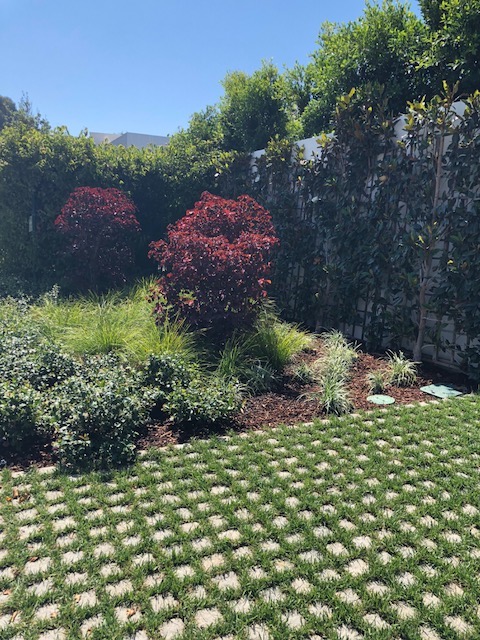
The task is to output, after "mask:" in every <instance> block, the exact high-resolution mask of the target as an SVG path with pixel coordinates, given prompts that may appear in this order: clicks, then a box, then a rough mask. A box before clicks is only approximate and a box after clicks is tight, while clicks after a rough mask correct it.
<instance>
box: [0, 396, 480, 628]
mask: <svg viewBox="0 0 480 640" xmlns="http://www.w3.org/2000/svg"><path fill="white" fill-rule="evenodd" d="M0 637H1V638H2V639H5V640H11V639H13V638H15V640H19V639H20V638H23V639H24V640H39V639H41V640H60V639H70V638H71V639H79V638H91V639H92V640H94V639H97V638H105V639H109V640H114V639H116V638H119V639H123V638H125V639H128V638H135V639H136V640H147V639H150V640H157V639H163V640H167V639H173V638H179V639H180V638H181V639H185V640H193V639H196V640H197V639H198V640H217V639H218V640H219V639H222V640H227V639H228V640H233V639H236V638H238V639H243V640H247V639H248V640H266V639H267V638H268V639H272V640H280V639H294V640H295V639H300V638H301V639H310V640H319V639H321V638H326V639H327V638H328V639H335V640H357V639H361V638H372V639H379V640H380V639H382V640H383V639H396V638H398V639H412V640H413V639H415V640H419V639H421V640H437V639H442V640H443V639H455V640H457V639H460V640H461V639H462V638H472V639H475V638H479V637H480V398H479V397H477V396H466V397H464V398H461V399H457V400H450V401H444V402H441V403H440V402H439V403H432V404H429V405H427V406H415V407H409V406H407V407H401V406H394V407H392V408H389V409H388V410H385V409H384V410H378V411H376V412H372V413H369V414H359V415H350V416H346V417H343V418H332V419H330V420H329V421H318V422H315V423H313V424H308V425H300V426H297V427H287V426H282V427H279V428H277V429H274V430H272V429H271V430H268V431H263V432H250V433H247V434H240V435H238V434H237V435H231V436H229V437H228V438H225V439H219V438H211V439H209V440H198V441H193V442H191V443H189V444H187V445H184V446H176V447H175V446H172V447H170V448H167V449H164V450H149V451H147V452H144V453H143V454H142V456H141V457H140V459H139V461H138V462H137V463H136V464H135V465H134V466H132V467H130V468H128V469H125V470H122V471H118V472H114V473H111V474H109V475H101V474H99V473H89V474H83V475H72V476H67V475H62V474H60V473H58V472H57V471H55V470H53V469H50V468H46V469H31V470H30V471H28V472H27V473H12V472H11V471H9V470H3V471H2V475H1V486H0Z"/></svg>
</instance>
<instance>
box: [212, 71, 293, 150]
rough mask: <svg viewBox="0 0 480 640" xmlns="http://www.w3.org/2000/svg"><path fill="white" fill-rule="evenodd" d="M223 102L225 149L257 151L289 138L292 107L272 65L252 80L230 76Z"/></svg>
mask: <svg viewBox="0 0 480 640" xmlns="http://www.w3.org/2000/svg"><path fill="white" fill-rule="evenodd" d="M223 87H224V89H225V94H224V96H223V97H222V100H221V102H220V122H221V127H222V130H223V135H224V142H223V145H224V147H225V148H226V149H235V150H237V151H255V150H256V149H263V148H264V147H265V146H266V145H267V143H268V141H269V140H270V139H271V138H273V137H275V136H279V137H286V136H287V134H288V122H289V105H288V101H287V95H286V86H285V82H284V79H283V77H282V75H281V74H280V73H279V72H278V69H277V68H276V67H275V65H273V64H272V63H265V62H264V63H263V65H262V67H261V68H260V69H258V70H257V71H255V72H254V73H253V74H252V75H251V76H249V75H247V74H246V73H243V72H241V71H234V72H232V73H229V74H227V76H226V77H225V79H224V80H223Z"/></svg>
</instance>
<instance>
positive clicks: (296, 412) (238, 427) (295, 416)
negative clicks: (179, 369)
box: [0, 343, 472, 470]
mask: <svg viewBox="0 0 480 640" xmlns="http://www.w3.org/2000/svg"><path fill="white" fill-rule="evenodd" d="M319 355H321V345H320V343H319V344H318V345H317V348H314V349H310V350H309V351H308V352H306V353H303V354H301V356H299V357H298V358H297V360H296V362H295V364H299V363H300V362H302V361H303V362H305V363H307V364H308V363H311V362H312V361H313V360H315V359H316V358H318V357H319ZM384 367H385V359H384V356H381V355H378V354H369V353H360V354H359V357H358V358H357V360H356V361H355V363H354V365H353V367H352V369H351V377H350V381H349V384H348V389H349V395H350V399H351V400H352V404H353V409H354V410H358V409H366V410H368V409H372V408H374V406H375V405H373V404H372V403H370V402H369V401H368V400H367V396H368V395H370V390H369V387H368V383H367V381H366V376H367V374H368V373H370V372H372V371H375V370H378V369H382V368H384ZM432 383H435V384H448V385H451V386H453V387H455V388H457V389H459V390H461V391H464V392H469V391H471V390H472V387H471V384H469V382H468V379H467V378H466V377H465V376H464V375H462V374H459V373H452V372H448V371H444V370H442V369H439V368H437V367H434V366H432V365H428V364H427V365H423V366H422V367H421V369H420V370H419V375H418V378H417V383H416V385H415V386H413V387H388V389H386V390H385V392H384V393H386V394H388V395H390V396H392V397H393V398H394V399H395V402H396V403H397V404H411V403H415V402H421V401H423V402H425V401H429V400H432V399H433V398H432V396H428V395H426V394H425V393H423V392H422V391H420V387H423V386H425V385H428V384H432ZM315 389H316V387H315V385H301V384H299V383H297V382H295V381H294V379H293V377H292V376H291V375H289V374H288V372H287V373H286V375H285V376H284V377H283V379H282V380H280V381H279V383H278V385H277V388H276V389H275V390H274V391H270V392H268V393H263V394H262V395H259V396H255V397H250V398H248V399H247V401H246V402H245V405H244V407H243V409H242V411H241V412H240V413H239V414H238V415H237V416H236V417H235V419H234V420H233V421H231V422H229V423H228V424H225V425H222V426H219V427H218V428H217V429H216V430H215V431H216V432H217V433H220V434H221V433H224V432H226V431H231V430H232V429H233V430H235V431H246V430H255V429H261V428H265V427H274V426H276V425H279V424H296V423H299V422H311V421H312V420H314V419H315V418H318V417H321V416H322V412H321V410H320V408H319V407H318V405H317V404H316V403H315V402H312V401H311V400H308V393H309V392H311V391H314V390H315ZM209 435H212V428H211V427H208V428H205V429H201V428H200V429H198V428H197V429H192V428H191V427H190V428H188V427H187V428H179V427H176V426H174V425H173V424H172V423H171V422H170V421H168V420H167V419H163V420H162V419H157V420H154V421H152V423H151V424H149V425H146V427H145V428H144V431H143V433H142V434H141V436H140V437H139V440H138V447H139V448H140V449H145V448H146V447H151V446H153V447H163V446H166V445H168V444H175V443H183V442H187V441H188V440H190V439H191V438H202V437H207V436H209ZM33 451H34V452H33V453H31V454H30V455H28V456H22V457H18V456H14V455H9V452H8V451H7V452H2V453H1V454H0V470H1V468H2V467H5V466H7V467H9V468H11V469H13V470H20V469H25V468H28V467H29V466H32V465H34V466H46V465H51V464H55V455H54V452H53V451H52V447H51V444H50V443H48V442H46V443H42V444H40V445H37V446H36V447H34V448H33Z"/></svg>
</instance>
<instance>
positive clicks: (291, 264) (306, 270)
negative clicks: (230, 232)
mask: <svg viewBox="0 0 480 640" xmlns="http://www.w3.org/2000/svg"><path fill="white" fill-rule="evenodd" d="M367 95H371V93H370V94H367ZM455 100H456V96H455V89H449V88H448V87H447V86H445V92H444V95H442V96H437V97H435V98H434V99H433V100H431V101H429V102H426V101H420V102H417V103H411V104H410V105H409V109H408V112H407V114H406V115H405V117H403V118H402V119H401V120H399V121H393V120H392V119H391V118H390V117H388V115H387V114H386V110H385V106H384V104H383V103H382V102H381V100H377V101H373V100H367V99H365V98H364V96H363V95H362V94H361V93H358V92H354V91H352V92H350V94H349V95H347V96H344V97H343V98H341V99H340V100H339V102H338V105H337V111H336V121H335V130H334V133H333V134H332V135H328V136H327V135H325V136H322V137H321V138H320V140H319V141H318V142H319V145H320V148H321V152H320V153H319V154H318V155H317V156H315V157H312V158H304V157H303V154H302V153H301V149H298V147H297V148H295V147H293V148H292V147H291V145H289V144H288V143H286V142H285V141H281V140H273V141H272V142H271V143H270V145H269V146H268V147H267V149H266V152H265V154H263V155H261V156H259V157H257V158H255V159H254V160H252V159H251V158H245V157H244V158H240V157H239V158H238V159H237V160H236V162H234V163H233V164H232V165H231V166H230V167H229V170H228V171H226V172H225V174H223V175H222V176H221V179H220V181H221V185H222V189H223V190H224V191H225V192H247V193H250V194H251V195H253V196H254V197H255V198H256V199H257V200H258V201H259V202H261V203H262V205H264V206H266V207H267V208H269V209H270V211H271V212H272V214H273V218H274V222H275V225H276V228H277V232H278V234H279V237H280V239H281V249H280V251H279V253H278V255H277V260H276V274H275V279H274V285H275V297H276V299H277V301H278V302H279V304H280V306H282V307H283V308H284V309H286V312H287V313H289V314H290V315H291V316H293V317H295V319H297V320H299V319H301V320H303V321H304V322H306V323H307V324H309V325H313V326H317V327H319V326H321V327H329V326H337V327H339V326H343V327H345V328H346V329H347V330H349V329H350V330H351V331H352V333H353V331H354V329H355V332H356V335H359V334H360V336H361V338H362V339H363V340H364V341H365V342H366V343H367V344H368V346H369V347H370V348H378V347H380V346H382V345H383V346H385V344H389V345H391V346H400V345H405V344H409V345H410V346H411V348H412V350H413V352H414V358H415V359H416V360H421V359H422V358H423V356H424V354H425V353H429V354H430V355H431V356H433V358H434V359H435V358H436V359H438V356H439V353H440V352H441V351H443V352H450V355H451V361H452V362H455V361H456V358H457V355H458V354H460V356H461V357H462V358H463V364H464V366H465V367H466V369H467V370H468V372H469V373H470V375H472V377H475V378H477V379H479V378H480V368H479V367H480V346H479V345H478V343H477V337H478V336H479V335H480V302H479V301H480V277H479V276H480V221H479V214H480V192H479V185H480V93H478V92H477V93H476V94H475V95H473V96H471V97H470V98H468V99H467V100H466V101H465V111H464V113H462V111H463V109H462V108H459V106H458V102H455ZM449 323H451V324H453V331H452V333H451V337H450V338H446V337H445V335H446V334H445V331H444V330H445V328H446V326H447V325H448V324H449ZM460 335H461V336H462V340H458V339H457V337H458V336H460ZM427 347H428V349H427Z"/></svg>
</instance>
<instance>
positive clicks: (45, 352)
mask: <svg viewBox="0 0 480 640" xmlns="http://www.w3.org/2000/svg"><path fill="white" fill-rule="evenodd" d="M76 368H77V363H76V362H75V361H74V360H73V359H72V358H71V357H70V356H68V355H66V354H64V353H62V352H61V351H60V350H59V349H58V347H57V346H56V345H54V344H51V343H49V342H48V341H46V340H43V339H42V338H41V337H39V336H38V334H36V333H33V332H32V333H29V332H27V331H25V332H24V333H23V334H20V335H11V334H8V333H7V334H6V335H5V334H4V335H3V336H2V341H1V344H0V378H3V379H5V380H15V381H16V382H17V383H19V384H21V383H29V384H30V385H31V386H32V387H34V388H35V389H45V388H48V387H51V386H52V385H54V384H56V383H57V382H60V381H61V380H65V379H66V378H68V377H70V376H71V375H73V374H74V373H75V370H76Z"/></svg>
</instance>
